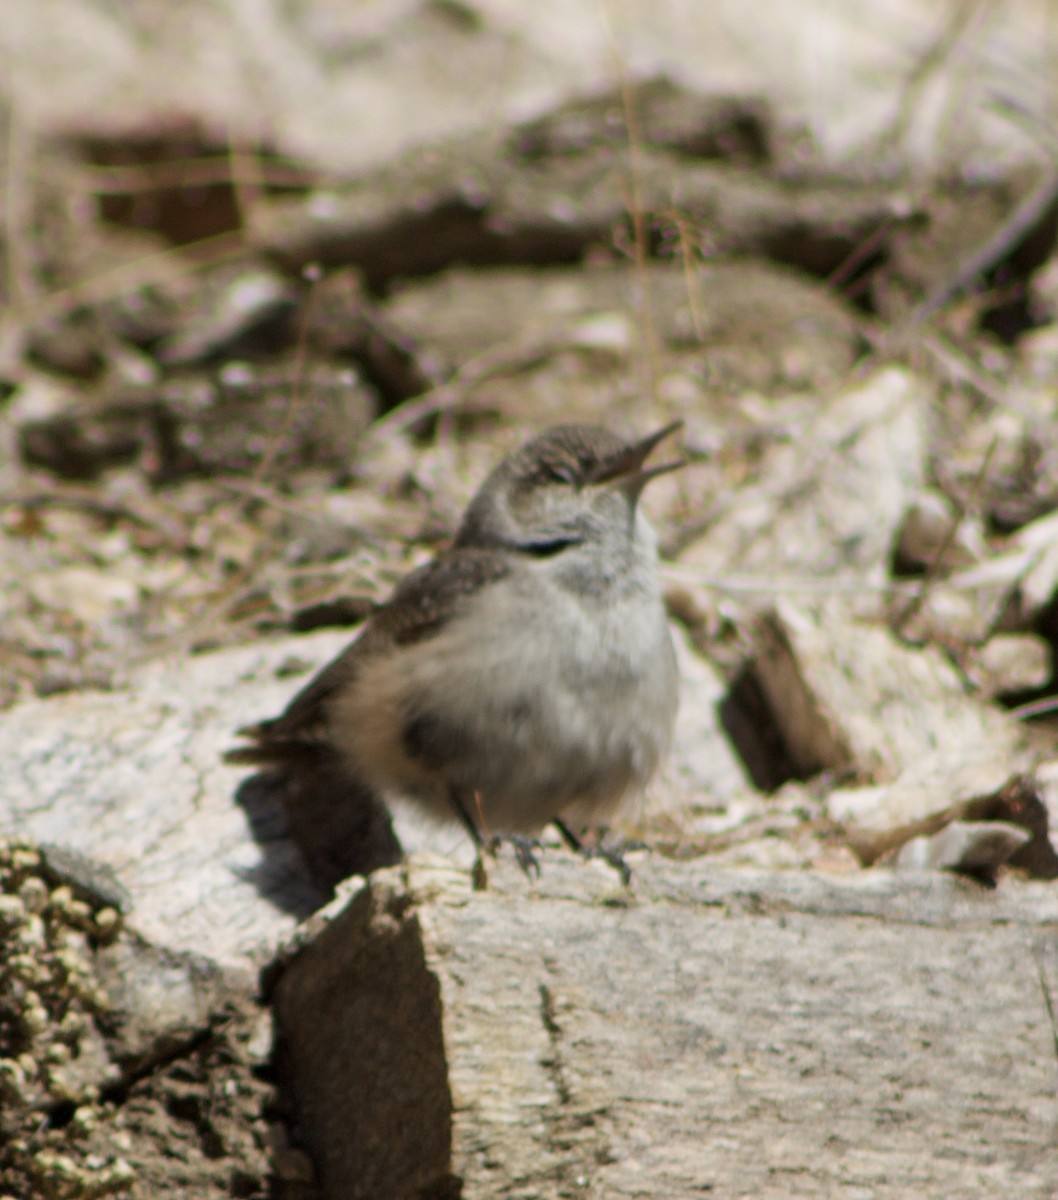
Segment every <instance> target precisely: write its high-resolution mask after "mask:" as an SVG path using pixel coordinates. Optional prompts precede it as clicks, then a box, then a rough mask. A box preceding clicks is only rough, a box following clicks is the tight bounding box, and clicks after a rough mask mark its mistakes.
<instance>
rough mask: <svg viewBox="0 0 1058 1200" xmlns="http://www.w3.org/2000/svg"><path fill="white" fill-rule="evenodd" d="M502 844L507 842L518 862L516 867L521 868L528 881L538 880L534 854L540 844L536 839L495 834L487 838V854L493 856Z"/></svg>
mask: <svg viewBox="0 0 1058 1200" xmlns="http://www.w3.org/2000/svg"><path fill="white" fill-rule="evenodd" d="M504 842H507V843H508V844H509V845H510V846H511V848H512V849H513V850H514V857H515V858H516V859H517V860H518V866H520V867H521V868H522V870H523V871H524V872H525V874H526V875H527V876H528V877H529V878H530V879H539V878H540V860H539V859H538V858H537V857H536V852H537V850H539V849H540V843H539V842H538V841H537V840H536V838H530V837H524V836H523V835H522V834H519V833H504V834H500V833H496V834H493V835H492V837H490V838H489V841H488V850H489V853H490V854H495V853H496V851H497V849H498V848H499V847H500V846H501V845H503V843H504Z"/></svg>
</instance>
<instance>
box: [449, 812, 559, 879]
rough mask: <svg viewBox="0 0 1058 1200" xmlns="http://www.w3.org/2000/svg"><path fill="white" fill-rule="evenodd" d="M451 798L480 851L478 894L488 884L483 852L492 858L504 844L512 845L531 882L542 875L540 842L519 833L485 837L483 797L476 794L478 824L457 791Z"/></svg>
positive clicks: (494, 834)
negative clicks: (538, 851)
mask: <svg viewBox="0 0 1058 1200" xmlns="http://www.w3.org/2000/svg"><path fill="white" fill-rule="evenodd" d="M448 795H449V799H450V800H451V803H452V807H453V808H454V809H455V811H456V815H457V816H458V817H459V820H460V821H461V822H462V824H463V828H464V829H465V830H466V831H467V833H468V834H469V835H470V840H471V841H472V842H473V843H474V847H475V849H476V850H477V859H476V861H475V863H474V879H475V881H476V882H475V887H476V888H477V889H478V890H482V889H483V888H484V887H486V886H487V884H488V876H487V874H486V872H485V864H484V862H483V861H482V858H481V855H482V852H483V851H485V850H487V851H488V852H489V853H490V854H495V853H496V848H497V847H498V846H500V845H502V843H503V842H509V843H510V845H511V846H512V847H513V849H514V856H515V858H517V860H518V865H519V866H520V867H521V868H522V870H523V871H524V872H525V873H526V875H528V876H529V878H530V879H533V878H535V877H537V876H538V875H539V874H540V863H539V861H538V860H537V857H536V850H537V848H538V847H539V845H540V843H539V842H537V841H536V840H535V839H533V838H527V837H522V836H521V835H520V834H517V833H508V834H502V833H493V834H490V835H489V836H488V837H485V836H484V835H483V834H482V832H481V826H482V825H484V823H485V822H484V813H483V812H482V811H481V793H480V792H475V793H474V807H475V808H476V809H477V814H478V818H479V820H478V821H476V820H475V819H474V817H473V816H472V815H471V812H470V809H469V808H468V807H467V805H466V803H465V802H464V800H463V797H462V796H461V795H460V794H459V792H457V791H456V790H455V789H454V788H453V789H451V790H450V791H449V793H448ZM479 821H480V824H479Z"/></svg>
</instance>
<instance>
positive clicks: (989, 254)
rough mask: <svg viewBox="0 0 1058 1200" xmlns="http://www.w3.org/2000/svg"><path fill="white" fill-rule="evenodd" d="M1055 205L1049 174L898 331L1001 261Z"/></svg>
mask: <svg viewBox="0 0 1058 1200" xmlns="http://www.w3.org/2000/svg"><path fill="white" fill-rule="evenodd" d="M1056 202H1058V171H1050V172H1049V173H1048V174H1047V175H1046V176H1045V177H1044V179H1043V180H1042V181H1041V182H1040V183H1039V184H1038V185H1037V186H1036V187H1035V188H1034V189H1033V190H1032V192H1030V193H1029V195H1028V196H1026V197H1025V199H1024V200H1022V202H1021V203H1020V204H1019V205H1018V206H1017V207H1016V208H1015V209H1014V211H1013V212H1012V213H1011V214H1010V216H1009V217H1007V219H1006V220H1005V221H1004V222H1003V223H1002V224H1001V225H1000V226H999V228H998V229H997V230H996V231H995V232H994V233H993V234H992V236H991V237H990V238H988V239H987V241H985V243H984V244H983V245H981V246H979V247H978V248H977V249H976V250H974V251H973V252H972V253H971V254H970V255H969V256H968V257H967V258H965V259H964V260H963V262H962V263H960V264H959V266H958V267H957V268H956V270H955V272H954V274H952V275H951V276H950V277H949V278H947V279H945V280H944V281H943V282H941V283H940V284H938V285H937V286H936V287H935V288H934V289H933V290H932V291H931V292H930V293H929V294H928V295H927V296H926V297H925V299H924V300H922V301H921V302H920V303H919V304H917V305H916V306H915V308H913V309H912V310H911V313H910V315H909V316H908V318H907V320H906V322H905V323H904V324H903V326H902V328H901V330H900V332H901V333H905V334H906V333H907V331H908V330H909V329H914V328H915V327H916V326H918V325H922V324H924V323H925V322H926V321H928V320H929V318H930V317H932V316H933V315H934V313H936V312H938V311H939V310H940V309H942V308H943V307H944V306H945V305H946V304H947V303H948V302H949V301H951V300H954V299H955V297H956V296H959V295H961V294H962V293H963V292H965V291H968V290H969V289H970V288H971V287H973V285H974V283H975V282H976V281H977V280H978V279H980V278H981V276H982V275H985V274H986V273H987V272H988V271H991V270H992V269H993V268H994V267H995V266H997V265H998V264H999V263H1001V262H1002V261H1003V259H1005V258H1006V257H1007V256H1008V255H1009V254H1010V253H1011V252H1012V251H1013V250H1014V249H1015V247H1016V246H1017V245H1018V243H1019V242H1020V241H1021V240H1022V238H1024V237H1025V235H1026V234H1027V233H1028V232H1029V231H1030V230H1031V229H1032V228H1033V227H1034V226H1035V225H1037V224H1039V222H1040V221H1041V220H1042V218H1043V217H1044V215H1045V214H1046V212H1047V210H1048V209H1050V208H1052V207H1053V206H1054V205H1055V203H1056Z"/></svg>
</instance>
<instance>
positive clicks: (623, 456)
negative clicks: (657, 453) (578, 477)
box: [588, 421, 684, 496]
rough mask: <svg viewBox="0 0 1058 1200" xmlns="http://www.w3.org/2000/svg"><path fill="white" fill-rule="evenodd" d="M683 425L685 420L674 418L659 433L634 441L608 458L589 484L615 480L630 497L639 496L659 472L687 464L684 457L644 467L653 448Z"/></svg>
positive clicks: (664, 473)
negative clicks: (675, 419) (674, 419)
mask: <svg viewBox="0 0 1058 1200" xmlns="http://www.w3.org/2000/svg"><path fill="white" fill-rule="evenodd" d="M682 428H683V422H682V421H673V422H671V424H669V425H666V426H665V427H664V428H663V429H659V430H658V431H657V433H652V434H650V435H649V437H645V438H643V440H642V441H641V442H633V443H632V445H631V446H626V447H625V448H624V449H623V450H619V451H618V452H617V453H616V454H613V455H611V456H610V457H609V458H607V459H604V460H603V461H602V462H601V463H599V465H598V466H597V467H596V468H595V470H594V471H593V472H592V475H591V478H590V479H589V480H588V482H589V483H613V484H616V485H617V486H618V487H620V488H621V489H622V490H624V491H626V492H627V493H628V494H629V495H630V496H638V495H639V493H640V492H641V491H642V490H643V488H644V487H645V486H646V485H647V484H648V483H649V482H650V481H651V480H652V479H657V477H658V476H659V475H666V474H668V472H669V471H676V470H678V469H679V468H680V467H682V466H683V465H684V460H683V459H682V458H678V459H675V460H674V461H673V462H667V463H660V464H659V465H658V466H656V467H644V466H643V464H644V463H645V462H646V460H647V458H648V457H649V456H650V452H651V450H653V449H654V447H655V446H656V445H657V444H658V443H659V442H660V441H663V440H664V439H665V438H667V437H668V436H669V434H670V433H675V431H676V430H677V429H682Z"/></svg>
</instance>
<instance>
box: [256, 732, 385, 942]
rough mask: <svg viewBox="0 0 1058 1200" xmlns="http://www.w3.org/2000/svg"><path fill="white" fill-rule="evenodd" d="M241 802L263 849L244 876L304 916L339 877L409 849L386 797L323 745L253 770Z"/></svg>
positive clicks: (369, 868)
mask: <svg viewBox="0 0 1058 1200" xmlns="http://www.w3.org/2000/svg"><path fill="white" fill-rule="evenodd" d="M235 802H236V804H238V805H239V807H240V808H241V809H242V810H243V812H244V813H245V814H246V820H247V824H248V825H249V829H250V834H251V836H252V837H253V839H254V841H255V842H256V843H257V844H258V846H259V847H260V850H261V862H260V863H259V864H258V866H256V867H254V868H252V869H250V870H248V871H246V872H245V873H244V878H246V879H247V880H248V881H249V882H250V883H252V884H253V886H254V887H255V888H256V889H257V891H258V893H259V894H260V895H261V896H262V897H263V898H264V899H266V900H267V901H268V902H269V903H270V904H274V905H275V906H276V907H277V908H279V909H281V910H282V911H283V912H287V913H290V914H292V915H293V916H295V917H297V918H299V919H303V918H304V917H307V916H308V915H309V914H310V913H312V912H314V911H315V910H316V909H317V908H319V907H320V906H321V905H322V904H326V903H327V901H328V900H329V899H330V898H331V897H332V896H333V895H334V888H335V885H336V884H338V883H339V882H340V881H341V880H343V879H346V878H347V877H348V876H350V875H366V874H367V873H368V872H370V871H374V870H377V869H378V868H379V867H386V866H392V865H393V864H394V863H396V862H399V861H400V859H401V858H402V857H403V849H402V847H401V844H400V842H399V841H398V840H397V835H396V834H395V833H394V832H393V824H392V821H391V818H390V814H389V810H388V809H387V808H386V806H385V804H384V803H383V802H382V800H381V799H380V798H379V797H378V796H376V795H375V794H374V793H373V792H371V791H368V790H367V789H365V788H363V787H362V786H360V785H358V784H357V783H356V782H355V780H351V779H350V778H349V776H348V774H347V773H346V772H344V771H343V770H342V769H341V767H340V764H339V763H338V760H337V758H336V756H333V755H330V754H327V753H325V752H322V751H321V752H320V753H319V754H317V755H315V756H314V757H313V758H312V759H311V760H308V761H299V762H297V763H296V764H291V765H290V766H284V767H280V768H275V769H268V770H264V771H257V772H255V773H254V774H253V775H250V776H248V777H247V778H246V779H244V780H243V781H242V783H241V784H240V785H239V786H238V788H237V789H236V792H235Z"/></svg>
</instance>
